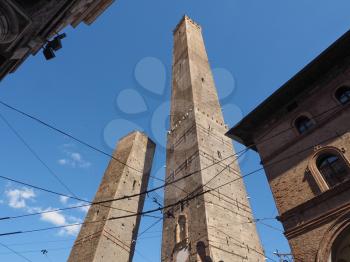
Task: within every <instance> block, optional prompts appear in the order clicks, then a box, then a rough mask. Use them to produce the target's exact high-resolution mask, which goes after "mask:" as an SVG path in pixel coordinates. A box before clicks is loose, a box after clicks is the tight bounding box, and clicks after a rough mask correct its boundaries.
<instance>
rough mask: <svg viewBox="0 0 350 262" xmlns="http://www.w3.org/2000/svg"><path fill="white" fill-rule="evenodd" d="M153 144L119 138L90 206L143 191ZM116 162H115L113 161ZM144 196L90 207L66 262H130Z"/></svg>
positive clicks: (138, 138) (139, 137)
mask: <svg viewBox="0 0 350 262" xmlns="http://www.w3.org/2000/svg"><path fill="white" fill-rule="evenodd" d="M154 150H155V144H154V143H153V142H152V141H151V140H150V139H149V138H148V137H147V136H146V135H144V134H143V133H140V132H132V133H130V134H128V135H127V136H125V137H123V138H122V139H121V140H120V141H119V143H118V147H117V149H116V150H115V152H114V154H113V156H114V159H111V161H110V163H109V165H108V168H107V169H106V172H105V174H104V176H103V179H102V182H101V184H100V186H99V189H98V191H97V193H96V196H95V199H94V202H98V201H104V200H109V199H116V198H121V197H124V196H130V195H134V194H139V193H140V192H144V191H146V190H147V185H148V180H149V175H150V170H151V166H152V160H153V155H154ZM116 159H117V160H116ZM144 200H145V195H144V194H143V195H141V196H137V197H132V198H130V199H124V200H120V201H113V202H107V203H103V204H101V205H93V206H91V207H90V209H89V212H88V214H87V216H86V218H85V221H84V224H83V226H82V228H81V230H80V233H79V235H78V237H77V239H76V240H75V243H74V246H73V248H72V251H71V253H70V256H69V259H68V262H111V261H118V262H129V261H132V258H133V255H134V251H135V245H136V240H137V233H138V229H139V225H140V220H141V216H140V215H138V216H130V217H125V218H122V219H115V220H111V218H113V217H120V216H128V215H133V214H135V213H139V212H142V209H143V204H144Z"/></svg>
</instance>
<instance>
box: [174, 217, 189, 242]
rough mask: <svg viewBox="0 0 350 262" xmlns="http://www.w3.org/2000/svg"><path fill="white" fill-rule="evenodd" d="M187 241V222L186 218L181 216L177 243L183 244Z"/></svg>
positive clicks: (177, 230)
mask: <svg viewBox="0 0 350 262" xmlns="http://www.w3.org/2000/svg"><path fill="white" fill-rule="evenodd" d="M186 239H187V220H186V216H184V215H180V216H179V218H178V222H177V225H176V243H177V244H178V243H181V242H183V241H185V240H186Z"/></svg>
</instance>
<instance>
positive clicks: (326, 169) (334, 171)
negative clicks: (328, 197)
mask: <svg viewBox="0 0 350 262" xmlns="http://www.w3.org/2000/svg"><path fill="white" fill-rule="evenodd" d="M316 166H317V168H318V170H319V171H320V173H321V175H322V176H323V178H324V180H325V181H326V183H327V185H328V186H329V187H334V186H336V185H338V184H340V183H342V182H344V181H346V180H348V179H349V178H350V169H349V166H348V164H347V163H346V162H345V160H344V159H343V157H342V156H339V155H338V154H333V153H325V154H322V155H320V156H319V157H318V158H317V160H316Z"/></svg>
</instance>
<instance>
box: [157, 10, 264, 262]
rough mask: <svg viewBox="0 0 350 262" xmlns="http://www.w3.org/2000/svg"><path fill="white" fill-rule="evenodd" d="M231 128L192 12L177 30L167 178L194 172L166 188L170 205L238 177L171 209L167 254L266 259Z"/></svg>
mask: <svg viewBox="0 0 350 262" xmlns="http://www.w3.org/2000/svg"><path fill="white" fill-rule="evenodd" d="M226 132H227V127H226V125H225V124H224V119H223V115H222V112H221V107H220V104H219V99H218V95H217V91H216V88H215V84H214V80H213V76H212V72H211V69H210V66H209V62H208V57H207V53H206V50H205V46H204V41H203V38H202V31H201V27H200V26H199V25H198V24H197V23H195V22H194V21H193V20H191V19H190V18H189V17H187V16H185V17H184V18H183V19H182V20H181V21H180V23H179V24H178V25H177V27H176V28H175V30H174V51H173V82H172V97H171V119H170V131H169V133H168V144H167V169H166V180H167V181H168V182H170V181H173V180H174V179H178V178H181V177H183V176H186V175H188V174H190V173H192V172H194V174H193V175H191V176H189V177H187V178H185V179H183V180H180V181H178V182H176V183H175V184H173V185H169V186H167V187H166V189H165V205H171V204H173V203H176V202H178V201H180V200H182V199H184V198H186V196H188V195H189V194H190V193H192V196H193V195H194V194H196V193H200V192H202V190H207V189H215V188H216V187H217V186H219V185H222V184H225V183H227V182H229V181H232V180H233V179H235V178H238V180H237V181H235V182H233V183H229V184H227V185H226V186H223V187H221V188H219V189H217V190H213V191H211V192H209V193H206V194H203V195H201V196H198V197H196V198H194V199H192V200H191V201H187V202H183V203H181V204H179V206H175V207H172V208H168V209H166V210H165V211H164V224H163V240H162V261H166V262H175V261H176V262H179V261H181V262H186V261H190V262H192V261H203V262H204V261H205V262H208V261H213V262H214V261H215V262H219V261H225V262H235V261H240V262H241V261H247V262H248V261H249V262H257V261H261V262H262V261H265V256H264V251H263V249H262V247H261V244H260V240H259V237H258V234H257V231H256V226H255V223H254V220H253V216H252V211H251V208H250V204H249V201H248V200H247V194H246V190H245V186H244V184H243V181H242V179H240V178H241V175H240V170H239V167H238V164H237V163H236V161H235V158H236V156H232V155H233V154H234V149H233V146H232V143H231V141H230V139H229V138H227V137H226V136H225V133H226ZM230 156H231V157H230ZM197 170H202V171H200V172H195V171H197ZM194 191H195V193H193V192H194Z"/></svg>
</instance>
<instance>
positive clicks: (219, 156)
mask: <svg viewBox="0 0 350 262" xmlns="http://www.w3.org/2000/svg"><path fill="white" fill-rule="evenodd" d="M218 158H220V159H221V158H222V156H221V152H220V151H218Z"/></svg>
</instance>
